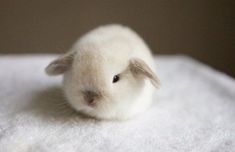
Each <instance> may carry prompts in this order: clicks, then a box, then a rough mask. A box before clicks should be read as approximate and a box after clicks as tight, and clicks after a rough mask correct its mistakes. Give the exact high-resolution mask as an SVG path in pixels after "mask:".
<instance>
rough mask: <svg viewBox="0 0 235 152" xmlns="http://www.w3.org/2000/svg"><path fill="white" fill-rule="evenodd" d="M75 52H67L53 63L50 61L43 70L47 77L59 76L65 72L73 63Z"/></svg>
mask: <svg viewBox="0 0 235 152" xmlns="http://www.w3.org/2000/svg"><path fill="white" fill-rule="evenodd" d="M74 54H75V52H71V51H70V52H68V53H66V54H64V55H62V56H60V57H58V58H57V59H55V60H54V61H52V62H51V63H50V64H49V65H48V66H47V67H46V69H45V71H46V73H47V74H48V75H59V74H63V73H64V72H66V71H67V70H68V69H69V68H70V67H71V65H72V63H73V58H74Z"/></svg>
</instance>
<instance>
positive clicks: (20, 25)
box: [0, 0, 235, 76]
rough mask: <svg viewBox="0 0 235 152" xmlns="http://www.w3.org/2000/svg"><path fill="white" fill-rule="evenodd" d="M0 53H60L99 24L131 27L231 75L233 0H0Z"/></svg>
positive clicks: (159, 49)
mask: <svg viewBox="0 0 235 152" xmlns="http://www.w3.org/2000/svg"><path fill="white" fill-rule="evenodd" d="M0 2H1V5H0V22H1V24H0V53H1V54H5V53H11V54H12V53H62V52H65V51H66V50H67V49H68V48H69V47H70V46H71V45H72V43H73V42H74V41H75V40H76V39H77V38H78V37H79V36H81V35H82V34H83V33H85V32H87V31H88V30H90V29H92V28H94V27H96V26H98V25H102V24H107V23H122V24H124V25H128V26H131V27H132V28H133V29H135V30H136V31H137V32H138V33H139V34H140V35H141V36H142V37H143V38H144V39H145V40H146V41H147V43H148V44H149V45H150V47H151V48H152V50H153V51H154V52H155V53H159V54H188V55H190V56H193V57H195V58H197V59H199V60H201V61H203V62H206V63H208V64H210V65H212V66H213V67H215V68H217V69H219V70H222V71H225V72H226V73H229V74H230V75H233V76H235V67H234V65H235V38H234V36H235V30H234V27H235V24H234V23H235V17H234V13H235V11H234V9H235V3H234V1H233V0H211V1H209V0H135V1H131V0H92V1H91V0H58V1H56V0H37V1H36V0H1V1H0Z"/></svg>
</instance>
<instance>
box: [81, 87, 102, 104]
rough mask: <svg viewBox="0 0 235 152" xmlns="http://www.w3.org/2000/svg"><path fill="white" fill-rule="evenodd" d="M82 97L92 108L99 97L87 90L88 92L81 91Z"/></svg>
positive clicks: (97, 94)
mask: <svg viewBox="0 0 235 152" xmlns="http://www.w3.org/2000/svg"><path fill="white" fill-rule="evenodd" d="M83 97H84V100H85V101H86V102H87V104H88V105H89V106H94V105H95V103H96V100H97V99H98V98H99V97H100V95H99V93H97V92H94V91H89V90H88V91H83Z"/></svg>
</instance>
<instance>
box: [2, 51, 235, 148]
mask: <svg viewBox="0 0 235 152" xmlns="http://www.w3.org/2000/svg"><path fill="white" fill-rule="evenodd" d="M54 57H55V56H54V55H24V56H17V55H15V56H14V55H8V56H3V55H1V56H0V152H90V151H98V152H106V151H107V152H151V151H154V152H155V151H157V152H168V151H169V152H172V151H185V152H188V151H193V152H209V151H211V152H212V151H213V152H232V151H235V81H234V79H233V78H231V77H229V76H227V75H225V74H223V73H220V72H217V71H215V70H213V69H211V68H210V67H208V66H206V65H203V64H201V63H199V62H197V61H195V60H193V59H191V58H189V57H185V56H158V57H157V58H156V69H157V74H158V76H159V78H160V80H161V87H160V89H159V90H156V94H155V99H154V100H155V101H154V104H153V105H152V107H151V108H150V109H149V110H148V111H147V112H145V113H144V114H142V115H141V116H139V117H137V118H135V119H132V120H129V121H121V122H119V121H98V120H94V119H88V118H84V117H81V116H79V115H77V114H76V113H74V112H73V111H72V110H71V109H70V108H69V107H67V106H66V105H63V104H62V103H63V101H64V98H63V95H62V92H61V89H60V86H61V77H60V76H59V77H48V76H47V75H46V74H45V73H44V68H45V66H46V65H47V64H48V63H49V61H51V60H52V59H53V58H54Z"/></svg>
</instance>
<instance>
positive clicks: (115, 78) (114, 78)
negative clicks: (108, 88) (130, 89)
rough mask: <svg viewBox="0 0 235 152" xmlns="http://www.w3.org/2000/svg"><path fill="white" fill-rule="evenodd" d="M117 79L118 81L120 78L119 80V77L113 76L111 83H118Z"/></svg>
mask: <svg viewBox="0 0 235 152" xmlns="http://www.w3.org/2000/svg"><path fill="white" fill-rule="evenodd" d="M119 79H120V78H119V75H115V76H114V77H113V83H116V82H118V80H119Z"/></svg>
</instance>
